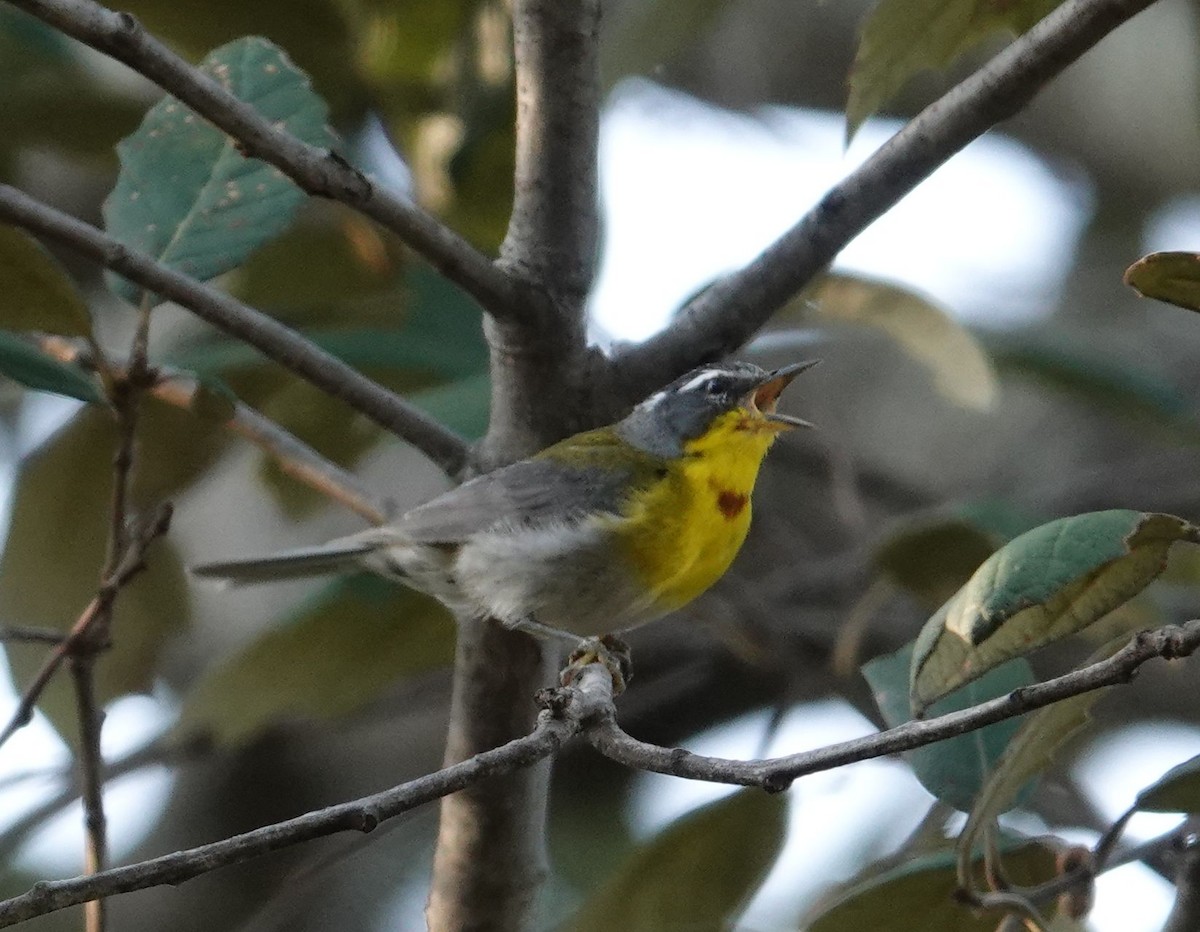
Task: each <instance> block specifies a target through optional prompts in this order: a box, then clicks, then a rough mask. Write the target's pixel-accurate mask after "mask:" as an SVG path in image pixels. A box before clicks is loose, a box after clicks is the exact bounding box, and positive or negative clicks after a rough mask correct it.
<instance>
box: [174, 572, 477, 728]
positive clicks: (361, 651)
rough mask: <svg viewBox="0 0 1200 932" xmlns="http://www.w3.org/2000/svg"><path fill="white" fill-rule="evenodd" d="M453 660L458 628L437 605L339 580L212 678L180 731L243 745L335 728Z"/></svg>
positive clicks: (387, 587) (366, 581) (382, 585)
mask: <svg viewBox="0 0 1200 932" xmlns="http://www.w3.org/2000/svg"><path fill="white" fill-rule="evenodd" d="M453 654H454V626H453V622H452V620H451V619H450V617H449V615H448V613H447V612H446V610H445V609H444V608H442V607H441V605H439V604H438V603H437V602H436V601H435V600H433V599H432V598H430V597H428V596H424V595H421V594H419V593H416V592H413V591H412V590H411V589H406V588H405V587H403V586H398V585H396V584H394V583H389V582H387V581H386V580H384V579H380V578H378V577H375V576H370V575H358V576H353V577H347V578H345V579H339V580H338V581H336V582H335V583H333V584H332V585H330V586H328V587H327V588H325V589H324V590H322V592H321V593H320V594H319V595H318V596H317V597H316V598H315V599H314V600H312V601H311V602H309V603H307V604H305V605H304V606H302V607H301V609H300V611H299V612H298V614H297V615H296V616H295V617H293V618H291V619H289V620H287V621H286V622H284V623H283V624H282V625H281V626H280V627H278V628H275V629H273V630H271V631H268V632H267V633H266V634H264V635H262V636H261V637H260V638H258V639H257V640H256V641H254V642H252V643H251V644H250V645H248V646H247V647H246V648H244V649H243V650H242V651H241V652H240V653H238V654H235V655H234V656H233V657H231V658H230V659H229V660H227V661H226V662H225V663H223V664H221V665H219V666H218V667H216V668H215V669H213V670H212V671H210V672H209V674H208V675H207V676H206V677H205V678H204V679H203V680H201V682H200V683H199V684H197V686H196V688H195V689H194V690H192V692H191V694H190V695H189V696H188V697H187V698H186V700H185V701H184V705H183V711H182V713H181V715H180V720H179V723H178V725H177V731H178V732H179V733H181V734H185V735H191V734H197V733H202V734H207V735H210V736H211V737H212V738H214V739H215V740H216V741H218V742H220V743H221V744H238V743H241V742H244V741H247V740H249V739H250V738H253V737H254V736H255V735H257V734H259V733H260V732H261V731H262V730H263V729H264V728H267V727H269V726H271V725H275V724H279V723H280V722H284V721H288V720H295V719H300V720H311V721H318V722H325V721H329V720H331V719H334V718H337V717H339V716H343V715H347V714H349V713H350V712H353V711H355V710H357V709H360V708H362V707H363V706H364V705H366V704H367V703H369V702H371V701H373V700H374V699H376V698H378V697H379V696H380V695H381V694H382V693H383V692H384V691H386V690H387V688H388V687H389V686H392V685H393V684H395V683H396V682H398V681H399V680H400V679H402V678H403V677H405V676H409V675H411V674H413V673H419V672H423V671H426V670H430V669H434V668H437V667H442V666H445V665H446V664H448V663H449V662H450V660H451V659H452V657H453Z"/></svg>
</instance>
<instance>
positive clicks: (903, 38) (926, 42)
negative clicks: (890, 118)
mask: <svg viewBox="0 0 1200 932" xmlns="http://www.w3.org/2000/svg"><path fill="white" fill-rule="evenodd" d="M1060 2H1061V0H1011V2H1005V3H996V2H994V0H880V2H879V3H878V4H877V5H876V6H875V8H874V9H873V10H872V11H871V12H870V14H868V16H867V21H866V24H865V25H864V27H863V31H862V39H861V40H860V41H859V45H858V52H857V54H856V55H855V57H854V64H853V65H852V66H851V69H850V97H849V99H848V100H847V102H846V138H847V140H849V139H851V138H852V137H853V136H854V134H855V133H856V132H857V131H858V128H859V127H860V126H861V125H862V123H863V121H864V120H865V119H866V118H867V117H869V116H870V115H871V114H873V113H875V112H876V111H877V110H878V109H879V108H880V107H881V106H882V105H883V104H884V103H886V102H887V101H888V100H890V99H891V98H892V97H893V96H894V95H895V94H896V93H897V92H898V91H899V90H900V89H901V88H902V87H904V85H905V84H907V83H908V81H909V79H910V78H912V77H913V76H914V75H916V74H917V73H919V72H921V71H925V70H927V69H942V68H945V67H947V66H948V65H949V64H950V63H951V62H953V61H954V60H955V59H956V58H958V57H959V56H960V55H962V54H963V53H964V52H966V51H968V50H970V49H972V48H974V47H975V46H976V45H978V44H979V43H980V42H982V41H983V40H984V39H987V38H989V37H991V36H993V35H995V34H997V33H1007V34H1009V35H1014V36H1015V35H1020V34H1021V33H1023V32H1025V31H1026V30H1027V29H1029V27H1030V26H1032V25H1033V24H1034V23H1036V22H1037V21H1038V20H1039V19H1041V18H1042V17H1043V16H1045V15H1046V14H1047V13H1049V12H1050V11H1051V10H1053V9H1054V8H1055V7H1056V6H1058V4H1059V3H1060Z"/></svg>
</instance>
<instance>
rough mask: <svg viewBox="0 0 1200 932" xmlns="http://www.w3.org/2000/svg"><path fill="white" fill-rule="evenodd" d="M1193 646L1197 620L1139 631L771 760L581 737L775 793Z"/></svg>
mask: <svg viewBox="0 0 1200 932" xmlns="http://www.w3.org/2000/svg"><path fill="white" fill-rule="evenodd" d="M1197 648H1200V620H1192V621H1189V622H1187V623H1186V624H1184V625H1182V626H1178V627H1177V626H1174V625H1171V626H1168V627H1165V628H1159V629H1158V630H1155V631H1148V632H1143V633H1141V634H1138V635H1136V636H1135V637H1134V638H1133V639H1132V640H1131V641H1130V642H1129V644H1128V645H1127V646H1125V647H1123V648H1122V649H1121V650H1119V651H1117V653H1115V654H1113V655H1112V656H1111V657H1109V658H1107V659H1106V660H1102V661H1100V662H1099V663H1094V664H1091V665H1090V666H1086V667H1081V668H1080V669H1078V670H1072V671H1071V672H1070V673H1066V674H1063V675H1062V676H1059V677H1055V678H1054V679H1051V680H1047V681H1046V682H1044V683H1036V684H1034V685H1033V686H1028V687H1025V688H1022V689H1018V690H1016V691H1014V692H1012V693H1010V694H1009V695H1007V696H1001V697H1000V698H998V699H992V700H990V701H988V702H984V703H981V704H979V705H977V706H973V707H972V708H969V709H964V710H962V711H960V712H951V713H949V714H947V715H941V716H938V717H937V718H932V719H927V720H923V721H913V722H906V723H905V724H903V725H900V726H898V727H896V728H891V729H889V730H887V731H884V732H880V733H879V734H875V735H869V736H867V737H865V738H856V739H854V740H852V741H844V742H842V743H840V744H833V745H829V746H828V747H824V748H819V749H817V750H815V751H805V752H803V753H801V754H793V755H790V756H788V757H779V758H775V759H773V760H764V761H738V760H728V759H726V758H720V757H702V756H700V755H698V754H692V753H690V752H689V751H685V750H682V749H680V748H664V747H659V746H657V745H651V744H645V743H643V742H641V741H638V740H636V739H635V738H631V737H630V736H629V735H627V734H626V733H625V732H624V731H622V730H621V728H620V726H619V725H617V722H616V719H615V717H614V716H613V715H611V714H610V715H607V716H604V717H602V718H600V719H598V720H597V721H596V722H594V723H593V724H592V725H590V726H589V728H588V730H587V738H588V740H589V741H590V742H591V744H592V746H593V747H595V748H596V750H598V751H599V752H600V753H601V754H603V755H604V756H605V757H609V758H611V759H612V760H615V761H617V762H618V763H621V764H625V765H626V766H629V767H633V768H635V769H638V770H650V771H654V772H655V773H666V774H671V775H673V776H676V777H687V778H688V779H691V780H707V781H710V782H715V783H734V784H738V785H741V786H760V787H762V788H763V789H766V790H769V791H771V792H777V791H779V790H784V789H787V788H788V787H789V786H790V785H791V783H792V781H793V780H796V779H797V778H799V777H803V776H807V775H808V774H812V773H818V772H819V771H822V770H830V769H833V768H835V767H842V766H845V765H846V764H852V763H855V762H857V761H861V760H867V759H870V758H874V757H882V756H884V755H888V754H898V753H900V752H901V751H909V750H912V749H913V748H917V747H922V746H924V745H926V744H932V743H933V742H935V741H942V740H944V739H946V738H953V737H954V736H955V735H961V734H964V733H965V732H968V731H974V730H975V729H977V728H982V727H984V726H985V725H991V724H992V723H994V722H999V721H1003V720H1004V719H1008V718H1013V717H1014V716H1017V715H1021V714H1023V713H1025V712H1030V711H1032V710H1034V709H1040V708H1042V707H1043V706H1047V705H1050V704H1051V703H1054V702H1058V701H1060V700H1062V699H1067V698H1069V697H1071V696H1078V695H1080V694H1081V693H1085V692H1091V691H1092V690H1095V689H1101V688H1102V687H1105V686H1114V685H1117V684H1119V683H1126V682H1128V681H1129V680H1130V679H1131V678H1132V677H1133V675H1134V673H1135V671H1136V670H1137V669H1138V667H1140V666H1141V665H1142V664H1144V663H1145V662H1146V661H1148V660H1152V659H1154V658H1155V657H1166V658H1174V657H1185V656H1188V655H1189V654H1191V653H1192V652H1193V651H1195V650H1196V649H1197Z"/></svg>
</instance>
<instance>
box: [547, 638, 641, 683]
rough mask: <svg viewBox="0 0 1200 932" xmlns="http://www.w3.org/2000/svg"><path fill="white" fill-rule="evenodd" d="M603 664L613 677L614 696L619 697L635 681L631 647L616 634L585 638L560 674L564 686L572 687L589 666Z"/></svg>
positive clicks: (572, 653)
mask: <svg viewBox="0 0 1200 932" xmlns="http://www.w3.org/2000/svg"><path fill="white" fill-rule="evenodd" d="M593 663H599V664H603V666H604V668H605V669H606V670H608V672H609V674H610V675H611V676H612V682H613V695H614V696H619V695H621V693H623V692H624V691H625V685H626V684H627V683H628V682H629V681H630V680H631V679H633V660H632V658H631V655H630V651H629V645H628V644H626V643H625V642H624V641H622V640H621V639H620V638H619V637H617V636H616V635H615V634H606V635H604V636H603V637H598V638H585V639H583V640H581V641H580V642H579V645H578V646H577V647H576V648H575V650H573V651H572V652H571V655H570V656H569V657H568V658H567V665H566V666H565V667H563V669H562V673H560V674H559V681H560V682H561V683H562V685H563V686H570V685H571V683H573V682H574V681H575V678H576V677H577V676H579V674H580V673H582V672H583V669H584V667H586V666H588V665H589V664H593Z"/></svg>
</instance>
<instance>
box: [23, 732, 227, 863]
mask: <svg viewBox="0 0 1200 932" xmlns="http://www.w3.org/2000/svg"><path fill="white" fill-rule="evenodd" d="M211 747H212V745H211V741H209V740H208V739H207V738H203V737H193V738H188V739H185V740H183V741H179V742H176V741H168V740H165V739H161V738H160V739H156V740H154V741H151V742H149V743H147V744H145V745H143V746H142V747H140V748H137V749H135V750H133V751H130V752H129V753H128V754H126V755H125V756H124V757H120V758H117V759H116V760H114V761H105V762H104V771H103V774H102V776H103V780H104V782H105V783H109V782H111V781H113V780H116V779H118V778H119V777H123V776H125V775H126V774H129V773H133V772H134V771H137V770H141V769H143V768H146V767H153V766H156V765H172V764H177V763H182V762H184V761H187V760H189V759H190V758H193V757H197V756H199V755H200V754H202V753H205V752H207V751H209V750H211ZM74 775H75V768H74V767H71V768H61V767H60V768H53V769H51V768H43V769H41V770H36V771H26V772H24V773H21V774H16V775H14V776H10V777H6V778H5V779H4V781H3V783H2V785H0V792H2V791H3V790H4V789H5V788H7V787H8V786H11V785H12V784H14V783H16V782H18V781H20V780H30V779H35V778H41V779H47V778H59V779H63V780H66V781H67V783H66V785H65V786H63V788H62V789H61V790H60V791H59V792H58V793H56V794H55V795H54V796H51V797H50V798H49V799H47V800H45V801H44V802H42V803H39V804H38V805H37V806H35V807H33V808H32V809H30V810H29V811H27V812H25V813H24V814H22V815H21V816H20V817H19V818H17V820H16V821H15V822H13V823H12V824H11V825H9V826H7V827H6V828H5V829H4V830H3V831H0V855H4V854H11V853H12V852H13V851H15V850H16V849H17V846H18V845H20V844H21V843H22V842H23V841H24V840H25V839H26V838H28V837H29V835H30V834H31V833H33V832H34V831H36V830H37V829H39V828H41V827H42V826H43V825H44V824H45V822H46V820H47V819H49V818H50V817H51V816H53V815H55V814H57V813H59V812H61V811H62V810H63V809H65V808H66V807H67V806H69V805H71V803H73V802H75V800H76V799H78V798H79V793H80V787H79V786H78V785H76V781H75V780H74V779H73V778H74Z"/></svg>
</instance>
